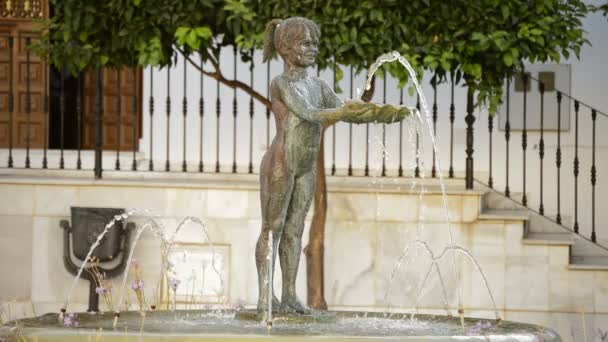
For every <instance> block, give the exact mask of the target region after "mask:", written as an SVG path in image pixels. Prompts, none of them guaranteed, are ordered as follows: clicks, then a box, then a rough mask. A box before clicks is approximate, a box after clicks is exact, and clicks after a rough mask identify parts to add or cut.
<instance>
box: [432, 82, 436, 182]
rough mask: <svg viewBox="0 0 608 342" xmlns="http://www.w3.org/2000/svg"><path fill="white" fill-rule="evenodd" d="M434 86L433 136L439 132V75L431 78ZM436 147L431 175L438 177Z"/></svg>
mask: <svg viewBox="0 0 608 342" xmlns="http://www.w3.org/2000/svg"><path fill="white" fill-rule="evenodd" d="M431 85H432V87H433V136H435V135H436V134H437V75H435V76H434V77H433V79H432V80H431ZM435 158H436V156H435V149H434V148H433V167H432V169H431V177H433V178H435V177H437V167H436V165H435V164H436V163H435Z"/></svg>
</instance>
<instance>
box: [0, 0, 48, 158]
mask: <svg viewBox="0 0 608 342" xmlns="http://www.w3.org/2000/svg"><path fill="white" fill-rule="evenodd" d="M46 17H48V6H47V1H45V0H39V1H34V0H29V1H26V0H21V1H17V0H12V1H7V0H0V147H8V146H9V136H10V134H9V132H10V131H11V130H12V143H13V147H14V148H23V147H26V144H27V136H28V130H29V139H30V147H31V148H42V147H43V144H44V137H45V136H47V137H48V135H46V134H45V133H46V132H45V130H46V129H48V128H47V127H48V125H45V123H44V121H45V113H44V97H45V91H44V90H45V84H46V79H47V72H46V70H47V65H46V64H45V63H44V62H43V61H42V60H41V59H40V58H38V57H37V56H36V55H35V54H34V53H30V63H29V88H30V104H31V107H30V109H31V112H30V115H29V125H28V115H27V113H26V100H27V96H26V95H27V91H26V88H27V86H26V82H27V48H26V39H27V38H28V37H29V38H30V39H31V40H32V41H34V40H35V39H36V34H35V33H34V28H35V25H36V23H35V21H34V20H36V19H40V18H46ZM9 37H12V38H13V39H12V40H13V47H12V55H11V49H10V46H9V41H10V38H9ZM11 57H12V59H11ZM11 60H12V63H11ZM11 72H12V75H13V84H12V94H13V104H14V106H13V113H12V125H11V122H10V121H11V120H10V118H9V117H10V114H9V96H10V90H11V86H10V84H9V83H10V82H9V75H10V73H11ZM28 126H29V127H28Z"/></svg>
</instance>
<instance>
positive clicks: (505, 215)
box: [477, 209, 528, 221]
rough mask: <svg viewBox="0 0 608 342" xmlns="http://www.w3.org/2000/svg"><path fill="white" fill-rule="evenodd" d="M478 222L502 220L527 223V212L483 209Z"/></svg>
mask: <svg viewBox="0 0 608 342" xmlns="http://www.w3.org/2000/svg"><path fill="white" fill-rule="evenodd" d="M477 218H478V219H479V220H504V221H527V220H528V211H526V210H512V209H484V210H483V211H482V212H481V213H480V214H479V216H478V217H477Z"/></svg>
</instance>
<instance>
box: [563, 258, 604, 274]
mask: <svg viewBox="0 0 608 342" xmlns="http://www.w3.org/2000/svg"><path fill="white" fill-rule="evenodd" d="M568 269H571V270H606V271H608V257H606V256H571V257H570V265H569V266H568Z"/></svg>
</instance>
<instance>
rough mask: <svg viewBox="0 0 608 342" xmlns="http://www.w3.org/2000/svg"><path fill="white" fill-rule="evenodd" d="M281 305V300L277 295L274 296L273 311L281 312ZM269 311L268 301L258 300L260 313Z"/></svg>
mask: <svg viewBox="0 0 608 342" xmlns="http://www.w3.org/2000/svg"><path fill="white" fill-rule="evenodd" d="M280 306H281V302H279V299H278V298H277V297H276V296H274V295H273V296H272V312H275V313H276V312H279V307H280ZM266 312H268V302H267V301H258V314H263V313H266Z"/></svg>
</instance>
